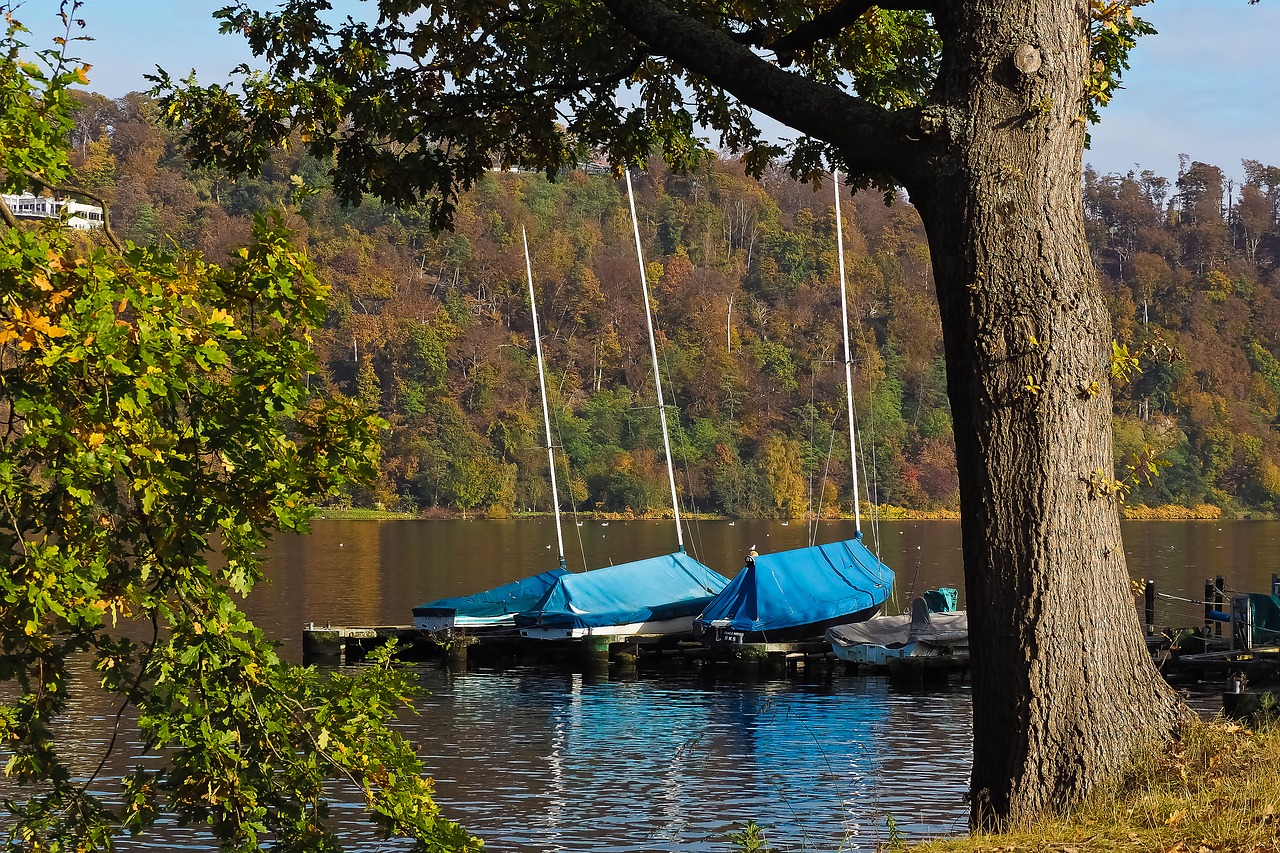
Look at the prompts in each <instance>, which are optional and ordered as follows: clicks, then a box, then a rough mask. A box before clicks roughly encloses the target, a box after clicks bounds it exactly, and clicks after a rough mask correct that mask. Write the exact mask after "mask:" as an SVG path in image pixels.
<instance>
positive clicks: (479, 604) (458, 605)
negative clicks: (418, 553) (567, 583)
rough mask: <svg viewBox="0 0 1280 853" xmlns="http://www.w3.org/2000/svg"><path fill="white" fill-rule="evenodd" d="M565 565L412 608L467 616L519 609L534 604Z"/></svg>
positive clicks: (416, 611)
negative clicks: (472, 593) (472, 592)
mask: <svg viewBox="0 0 1280 853" xmlns="http://www.w3.org/2000/svg"><path fill="white" fill-rule="evenodd" d="M567 574H568V572H566V571H565V570H564V569H552V570H551V571H549V572H543V573H542V574H540V575H534V576H533V577H531V578H524V579H523V580H518V581H512V582H511V583H508V584H503V585H502V586H499V587H495V588H493V589H487V590H485V591H484V592H477V593H476V594H475V595H464V596H460V597H458V598H440V599H437V600H435V601H429V602H427V603H426V604H419V605H418V606H417V607H415V608H413V615H414V616H455V615H456V616H470V617H473V618H484V617H491V616H502V615H504V614H507V613H518V612H520V611H521V610H524V609H525V608H527V607H529V606H531V605H533V604H534V603H536V602H537V600H538V599H539V598H541V597H542V596H544V595H546V593H547V590H549V589H550V588H551V587H553V586H555V583H556V581H557V580H559V579H560V578H561V577H562V576H564V575H567Z"/></svg>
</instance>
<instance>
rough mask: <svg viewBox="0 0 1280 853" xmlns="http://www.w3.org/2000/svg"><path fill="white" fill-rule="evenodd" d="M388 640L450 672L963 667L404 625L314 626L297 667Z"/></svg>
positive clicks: (915, 675) (340, 658) (804, 648)
mask: <svg viewBox="0 0 1280 853" xmlns="http://www.w3.org/2000/svg"><path fill="white" fill-rule="evenodd" d="M390 640H395V641H396V643H397V648H398V650H397V656H398V657H399V658H400V659H402V660H409V661H424V660H436V661H440V662H442V663H444V664H446V665H448V666H450V667H456V668H465V667H466V666H468V664H470V663H475V664H476V665H479V666H518V665H528V666H548V667H551V666H569V667H586V668H589V669H599V668H602V667H603V668H609V667H613V668H618V669H621V670H626V669H629V668H632V667H636V666H641V665H643V666H645V667H650V668H661V667H667V666H677V667H681V668H683V667H688V666H703V667H713V668H716V669H723V670H724V671H726V672H734V673H747V672H757V671H758V672H760V673H761V674H769V675H783V674H787V673H799V672H806V671H828V670H833V669H837V668H842V669H843V671H846V672H857V673H862V674H865V675H887V676H889V677H890V678H891V679H894V680H895V681H899V682H901V683H903V684H906V685H910V684H925V683H931V682H935V681H938V680H943V679H946V678H947V677H949V676H950V675H951V674H952V673H956V672H963V671H965V670H966V669H967V660H961V659H956V658H904V659H902V660H896V661H893V662H892V665H890V666H887V667H871V666H858V665H856V664H847V663H845V662H844V661H841V660H839V659H838V658H837V657H836V656H835V654H834V653H833V652H832V651H831V645H830V644H829V643H826V642H821V641H809V642H798V643H744V644H729V645H720V646H706V645H703V644H702V643H698V642H694V641H692V640H689V639H687V638H686V639H678V638H673V637H670V636H657V635H655V636H638V637H636V636H627V637H592V638H589V639H584V640H530V639H526V638H522V637H520V636H519V634H517V633H516V632H515V631H509V632H506V633H488V634H484V635H467V634H461V633H453V634H449V635H443V634H433V633H428V632H425V631H420V630H418V629H416V628H414V627H413V626H411V625H373V626H354V625H323V626H320V625H315V624H310V625H307V626H305V627H304V628H303V629H302V659H303V663H304V664H312V663H315V664H321V665H325V664H327V665H337V666H346V665H350V664H355V663H359V662H360V661H361V660H362V659H363V658H364V657H365V655H367V654H368V653H369V652H370V651H371V650H372V649H374V648H377V647H378V646H381V645H384V644H386V643H387V642H388V641H390Z"/></svg>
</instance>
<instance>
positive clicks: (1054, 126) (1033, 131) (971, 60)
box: [908, 0, 1179, 828]
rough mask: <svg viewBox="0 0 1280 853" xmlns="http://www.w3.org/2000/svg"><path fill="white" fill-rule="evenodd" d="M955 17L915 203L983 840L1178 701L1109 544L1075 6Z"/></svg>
mask: <svg viewBox="0 0 1280 853" xmlns="http://www.w3.org/2000/svg"><path fill="white" fill-rule="evenodd" d="M948 8H949V9H950V10H951V11H950V12H949V13H948V14H950V15H953V16H954V17H952V18H950V19H948V18H946V17H945V15H944V17H943V19H942V20H941V21H940V23H941V25H942V32H943V36H944V40H945V42H946V50H945V57H944V67H943V76H942V81H941V90H940V95H941V97H942V100H943V102H944V103H945V104H946V107H945V108H944V109H943V110H942V111H940V112H939V113H938V116H939V118H938V120H939V121H940V122H941V123H943V124H945V125H946V126H947V127H946V130H945V132H946V133H948V134H950V140H951V141H950V143H949V144H948V146H947V151H946V153H945V155H944V156H943V158H942V159H941V160H940V161H939V162H938V163H937V164H936V165H937V166H938V168H936V169H935V170H933V174H932V175H931V176H930V177H929V178H928V179H927V180H922V181H917V182H914V185H912V186H909V187H908V189H909V190H910V193H911V198H912V200H913V202H914V203H915V204H916V206H917V207H918V208H919V210H920V213H921V216H922V217H923V219H924V222H925V226H926V228H927V229H928V233H929V240H930V244H931V245H932V246H933V247H934V253H933V263H934V273H935V277H936V282H937V289H938V298H939V302H940V304H941V311H942V325H943V337H944V342H945V347H946V358H947V369H948V389H949V394H950V398H951V406H952V413H953V417H954V420H955V438H956V458H957V462H958V466H959V474H960V504H961V516H962V519H963V521H962V525H961V526H962V530H963V539H964V560H965V583H966V591H967V598H968V601H969V614H970V624H971V626H972V634H973V637H972V641H971V642H972V651H973V715H974V743H973V748H974V765H973V776H972V812H971V818H972V823H973V824H974V825H975V826H977V827H982V828H993V827H999V826H1002V825H1007V824H1008V823H1010V822H1016V821H1019V820H1021V819H1023V818H1027V817H1030V816H1033V815H1036V814H1038V813H1041V812H1043V811H1053V810H1055V809H1056V808H1057V807H1060V806H1062V805H1066V804H1069V803H1071V802H1074V801H1076V800H1078V799H1079V797H1080V796H1081V795H1082V794H1084V793H1085V792H1087V791H1088V790H1089V789H1090V788H1092V787H1093V785H1094V784H1095V783H1096V782H1098V781H1099V780H1100V779H1101V778H1102V777H1103V776H1104V775H1105V774H1107V773H1109V772H1114V771H1115V769H1116V768H1117V767H1118V766H1121V765H1122V764H1123V762H1124V761H1125V759H1126V758H1127V757H1128V756H1129V755H1130V754H1131V753H1132V752H1133V750H1134V749H1135V748H1136V747H1138V746H1139V745H1140V744H1142V743H1144V742H1147V741H1149V740H1150V739H1151V738H1153V737H1156V736H1159V735H1160V734H1162V733H1165V732H1167V731H1169V728H1170V726H1171V724H1172V723H1173V721H1174V720H1175V719H1176V717H1177V715H1178V713H1179V710H1178V708H1179V704H1178V702H1177V699H1176V696H1175V694H1174V693H1173V692H1172V691H1171V690H1170V689H1169V688H1168V687H1167V686H1166V685H1165V684H1164V682H1163V680H1162V679H1161V678H1160V676H1159V674H1158V673H1157V672H1156V670H1155V668H1154V666H1153V665H1152V663H1151V660H1150V658H1149V657H1148V655H1147V653H1146V649H1145V646H1144V644H1143V642H1142V637H1141V633H1140V627H1139V624H1138V618H1137V613H1136V608H1135V607H1134V602H1133V599H1132V597H1131V594H1130V581H1129V576H1128V573H1127V571H1126V567H1125V559H1124V550H1123V548H1122V545H1121V541H1120V527H1119V520H1118V516H1117V505H1116V504H1117V497H1116V495H1115V491H1114V489H1115V481H1114V473H1113V462H1112V451H1111V394H1110V386H1109V369H1108V366H1109V354H1110V341H1111V328H1110V322H1109V320H1108V317H1107V311H1106V306H1105V305H1104V303H1103V299H1102V294H1101V292H1100V289H1099V287H1098V285H1097V282H1096V279H1095V275H1094V270H1093V266H1092V263H1091V261H1090V258H1089V254H1088V251H1087V247H1086V243H1085V235H1084V219H1083V208H1082V202H1081V159H1082V151H1083V145H1084V134H1085V124H1084V120H1083V118H1082V115H1083V111H1084V88H1083V82H1082V81H1083V79H1084V77H1085V70H1086V68H1087V65H1088V59H1089V57H1088V41H1087V24H1088V2H1087V0H963V2H957V3H953V4H950V5H949V6H948ZM957 247H963V248H962V249H959V248H957Z"/></svg>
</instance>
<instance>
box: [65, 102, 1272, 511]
mask: <svg viewBox="0 0 1280 853" xmlns="http://www.w3.org/2000/svg"><path fill="white" fill-rule="evenodd" d="M80 101H81V107H80V110H79V112H78V113H77V118H76V127H75V130H74V136H73V143H74V154H73V158H72V159H73V165H74V166H75V168H76V170H77V176H78V179H79V180H80V181H81V183H82V184H83V185H84V186H86V187H87V188H89V189H92V190H96V191H97V192H99V193H101V194H102V195H103V196H104V197H105V198H106V199H107V200H108V201H109V203H110V206H111V213H112V219H113V222H114V223H115V227H116V229H117V230H118V232H119V233H120V234H121V235H122V236H123V237H125V238H127V239H133V240H135V241H137V242H139V243H143V244H147V243H154V242H165V241H172V242H173V243H176V244H177V245H179V246H183V247H193V248H197V249H199V250H201V251H202V252H204V253H205V254H206V255H207V256H208V257H209V258H210V259H211V260H215V261H218V260H222V259H224V258H225V256H226V255H227V254H228V252H229V251H230V250H231V248H232V247H233V246H236V245H239V244H241V243H243V242H244V241H245V239H246V237H247V235H248V234H249V231H250V226H251V223H252V219H253V214H254V212H255V211H260V210H262V209H264V208H267V207H271V206H279V205H284V206H286V207H287V208H289V209H290V210H291V211H293V213H292V216H291V220H290V225H291V226H292V227H293V228H295V229H296V231H297V236H296V237H295V239H296V240H297V241H299V242H300V243H301V244H302V245H303V246H304V247H305V248H306V250H307V251H308V253H309V254H310V256H311V258H312V259H313V261H314V262H315V264H316V267H317V271H318V274H319V275H320V277H321V278H322V279H323V280H325V281H327V282H329V283H330V284H331V285H332V287H333V288H334V297H333V299H332V303H331V310H330V312H329V316H328V318H327V320H326V321H325V323H324V324H323V328H321V329H318V330H317V331H316V333H315V334H314V336H313V341H312V345H313V346H314V348H315V351H316V355H317V362H318V364H319V365H320V368H319V372H317V373H316V374H315V375H314V376H313V377H311V380H310V381H311V384H312V390H313V392H316V393H319V394H322V395H326V396H337V395H343V396H346V397H354V398H359V399H360V400H361V401H363V402H364V403H365V404H367V405H368V406H369V407H371V408H374V409H376V410H377V411H378V412H379V413H380V414H381V416H382V417H383V418H384V419H385V420H387V421H388V422H389V424H390V427H389V429H388V430H387V431H386V432H385V433H384V435H383V440H382V441H383V443H382V471H381V475H380V479H379V481H378V483H377V485H376V486H375V487H374V488H372V489H370V490H367V491H366V490H357V491H355V492H353V493H351V494H350V496H349V497H350V499H351V500H353V501H355V502H357V503H360V504H369V505H374V504H377V505H381V506H383V507H387V508H395V509H402V510H407V511H413V512H419V511H446V512H451V511H462V512H464V513H486V514H489V515H492V516H507V515H511V514H514V513H519V512H525V511H548V510H550V509H551V506H552V502H551V497H550V487H549V480H548V477H547V474H546V462H545V452H544V451H543V450H542V448H541V442H542V438H541V429H540V425H539V412H538V402H537V376H536V365H535V363H534V359H533V348H532V339H531V318H530V313H529V306H528V304H527V302H528V300H527V296H526V293H525V290H524V266H523V254H522V247H521V240H520V235H521V229H524V230H525V231H527V233H528V235H529V242H530V247H531V252H532V256H533V267H534V278H535V286H536V289H537V292H538V299H539V311H540V314H541V321H542V325H543V331H544V341H543V345H544V348H545V354H546V361H547V371H548V382H549V385H550V387H549V393H550V395H551V401H552V412H553V429H554V431H555V434H556V444H557V445H558V464H559V465H560V466H561V468H560V473H561V475H562V482H563V483H566V485H564V486H562V489H561V491H562V494H561V496H560V498H561V506H562V508H564V509H569V508H570V505H572V506H573V507H574V508H576V509H578V510H579V511H593V510H595V511H606V512H618V513H628V512H632V513H637V514H645V513H661V512H663V511H664V509H666V508H667V505H668V503H669V499H668V498H667V497H666V494H665V486H664V477H663V474H662V470H661V469H662V465H663V458H662V450H661V436H660V432H659V429H658V421H657V410H656V407H655V403H654V396H653V390H652V387H653V384H652V377H651V376H650V372H651V371H650V366H649V362H648V357H647V350H646V340H645V332H644V319H643V311H642V308H643V306H642V305H641V304H640V295H639V280H638V270H637V267H636V259H635V249H634V244H633V242H632V239H631V235H630V228H631V225H630V219H629V212H628V209H627V200H626V197H625V191H624V189H623V188H622V186H621V183H620V181H618V180H617V179H616V178H615V177H613V176H611V175H609V174H608V173H607V172H605V173H598V171H599V170H591V169H579V170H574V171H569V172H567V173H564V174H562V175H560V176H559V177H558V179H557V180H555V181H554V182H553V181H548V180H547V179H546V178H545V177H543V176H541V175H539V174H535V173H528V172H496V171H495V172H490V173H488V174H486V175H484V176H483V177H482V178H481V179H480V180H479V181H478V182H477V183H476V185H475V186H474V187H473V188H472V189H471V190H470V191H469V192H468V193H467V194H465V195H464V196H463V198H462V200H461V202H460V204H459V205H458V209H457V212H456V214H455V218H454V226H455V227H454V229H453V230H452V231H451V232H443V233H439V234H437V233H433V231H432V230H431V228H430V227H429V226H430V222H429V214H428V212H426V211H418V210H412V209H411V210H407V211H406V210H398V209H395V208H392V207H387V206H382V205H378V204H370V203H368V202H366V203H365V204H364V205H362V206H361V207H358V208H345V207H342V206H341V205H339V204H337V203H336V201H335V200H334V198H333V196H332V194H331V193H330V192H328V191H327V190H325V189H323V184H324V182H325V181H326V179H327V178H326V174H327V166H326V165H325V164H323V163H320V162H318V161H316V160H313V159H311V158H309V157H306V156H305V155H304V154H303V153H302V152H301V150H300V149H298V148H295V149H293V150H289V151H278V152H276V153H275V154H274V155H273V156H272V157H271V159H270V160H269V161H268V163H267V165H266V168H265V169H264V170H263V172H262V174H261V175H259V176H257V177H254V178H248V177H241V178H237V179H232V178H229V177H227V176H226V175H225V174H224V173H220V172H213V171H211V170H197V169H192V168H190V167H189V166H187V165H186V163H185V162H184V160H183V158H182V154H181V150H180V148H179V146H178V144H177V142H176V140H175V138H174V136H173V135H172V133H171V132H170V131H168V130H166V129H164V128H163V127H162V126H161V124H160V122H159V121H158V120H157V119H158V116H157V108H156V105H155V103H154V102H153V101H151V100H150V99H149V98H147V97H146V96H144V95H140V94H131V95H128V96H126V97H124V98H121V99H118V100H114V101H113V100H109V99H106V98H103V97H100V96H96V95H82V96H80ZM1243 165H1244V180H1243V182H1241V183H1240V185H1238V186H1237V185H1236V184H1235V183H1234V182H1232V181H1230V180H1228V179H1227V178H1226V177H1225V175H1224V173H1223V171H1222V170H1221V169H1220V168H1218V167H1216V166H1211V165H1208V164H1204V163H1198V162H1190V161H1187V162H1184V163H1183V164H1182V166H1181V167H1180V170H1179V175H1178V176H1177V178H1176V179H1174V180H1170V179H1167V178H1164V177H1161V176H1157V175H1155V174H1154V173H1152V172H1149V171H1142V172H1134V173H1130V174H1128V175H1099V174H1097V173H1095V172H1093V171H1086V175H1085V182H1084V187H1083V192H1084V197H1085V209H1086V224H1087V229H1088V234H1089V238H1090V248H1091V250H1092V252H1093V256H1094V260H1095V263H1096V264H1097V266H1098V268H1099V270H1100V273H1101V275H1102V278H1103V282H1104V286H1105V288H1106V292H1107V294H1108V303H1109V307H1110V310H1111V317H1112V323H1113V326H1114V330H1115V336H1116V341H1117V345H1118V352H1122V353H1125V354H1126V357H1128V358H1133V359H1136V360H1137V367H1136V369H1134V370H1131V371H1120V372H1119V376H1118V378H1117V379H1116V387H1115V388H1114V389H1113V393H1114V398H1115V439H1116V440H1115V453H1116V469H1117V474H1116V476H1117V477H1118V478H1119V479H1120V480H1121V481H1122V482H1123V487H1124V488H1125V489H1126V491H1127V492H1128V495H1127V500H1128V503H1129V504H1130V505H1134V504H1150V505H1161V504H1180V505H1185V506H1196V505H1202V504H1208V505H1212V506H1216V507H1219V508H1220V509H1221V510H1222V511H1223V512H1224V513H1226V514H1228V515H1248V514H1274V513H1275V512H1276V511H1277V510H1280V433H1278V432H1277V429H1276V425H1277V423H1280V420H1278V412H1280V307H1277V306H1278V305H1280V302H1277V297H1278V295H1280V284H1278V281H1280V279H1278V276H1277V272H1276V270H1277V265H1278V264H1280V169H1277V168H1276V167H1273V166H1267V165H1264V164H1262V163H1261V162H1258V161H1246V162H1245V163H1244V164H1243ZM634 178H635V188H636V204H637V210H638V214H639V219H640V224H641V231H642V239H643V242H644V250H645V258H646V262H647V267H646V269H647V274H648V277H649V281H650V285H651V290H652V298H653V301H654V308H655V309H656V318H657V322H658V325H659V330H658V336H659V342H660V347H661V366H662V370H663V371H664V376H663V380H664V390H666V391H667V394H668V398H669V399H668V404H669V405H673V409H672V410H671V411H672V413H675V414H678V416H677V417H675V418H674V419H673V435H672V440H673V443H674V447H673V455H674V457H675V460H676V465H677V476H678V479H679V488H680V491H681V493H682V500H683V501H685V502H686V504H687V505H686V509H695V510H700V511H708V512H716V513H724V514H728V515H736V516H788V517H790V516H798V515H802V514H805V513H807V512H815V511H820V512H824V513H835V512H839V511H841V510H842V509H843V510H844V511H849V510H850V509H851V507H850V501H851V500H852V484H851V478H850V473H849V470H850V466H849V459H848V442H847V440H846V439H844V437H843V436H844V435H845V432H844V430H845V429H846V426H845V423H844V415H843V411H844V403H843V365H842V363H841V361H842V358H843V353H842V343H841V339H840V326H839V290H838V276H837V272H836V262H837V258H836V248H835V247H836V240H835V227H836V222H835V216H834V206H833V202H832V199H831V196H830V185H829V184H827V185H825V188H824V189H823V191H818V190H815V188H813V187H811V186H806V185H802V184H800V183H798V182H796V181H794V180H793V179H792V178H791V177H790V175H789V174H788V173H787V172H786V171H785V170H784V169H782V168H780V167H779V168H775V169H770V170H767V171H766V173H765V175H764V177H763V180H761V181H756V180H755V179H753V178H751V177H748V176H747V175H746V174H745V171H744V168H743V166H742V165H741V164H740V163H736V162H734V161H732V160H729V159H727V158H722V159H720V160H718V161H715V162H712V163H710V164H708V165H706V166H704V167H701V168H700V169H698V170H696V171H694V172H692V173H687V174H679V173H675V172H672V171H670V170H668V169H667V168H666V167H665V166H664V165H662V164H661V162H660V161H654V162H653V163H652V164H651V165H650V168H649V169H648V170H647V171H645V172H644V173H642V174H637V175H635V176H634ZM313 187H321V188H320V189H318V190H314V189H309V188H313ZM299 189H303V190H304V191H303V192H299ZM844 208H845V215H844V219H845V221H844V236H845V246H846V265H847V268H848V282H849V289H850V299H851V301H850V311H851V322H852V323H853V327H852V332H851V333H852V335H853V338H854V340H853V349H854V359H855V372H854V376H855V386H856V387H855V399H856V403H855V408H856V411H857V417H858V419H859V421H860V423H859V427H860V430H859V432H860V436H861V441H862V444H863V447H864V457H865V458H864V459H863V465H864V468H865V473H866V474H867V475H868V483H867V485H868V486H869V488H866V489H864V495H866V494H868V493H869V494H870V495H872V497H873V499H874V500H875V501H877V502H878V503H882V504H891V505H896V506H902V507H905V508H908V509H911V510H914V511H922V512H939V511H953V510H955V509H956V508H957V506H958V495H959V491H958V482H957V477H956V467H955V450H954V442H953V438H952V432H951V416H950V409H949V405H948V401H947V395H946V373H945V368H944V363H943V355H942V346H941V331H940V321H939V315H938V306H937V300H936V297H935V294H934V290H933V277H932V271H931V266H930V263H931V261H930V254H929V248H928V245H927V241H926V239H925V236H924V231H923V227H922V226H921V224H920V220H919V218H918V216H917V215H916V213H915V211H914V209H913V208H912V207H911V206H910V205H909V204H907V203H906V202H904V201H902V200H898V201H897V202H896V203H895V204H893V205H892V206H889V207H886V206H885V204H884V199H883V197H882V195H880V194H878V193H874V192H869V191H864V192H860V193H856V194H853V195H851V196H850V198H849V199H848V202H847V203H846V204H845V206H844ZM1153 474H1158V475H1157V476H1152V475H1153Z"/></svg>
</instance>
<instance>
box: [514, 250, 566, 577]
mask: <svg viewBox="0 0 1280 853" xmlns="http://www.w3.org/2000/svg"><path fill="white" fill-rule="evenodd" d="M520 236H521V237H522V238H523V239H524V269H525V272H526V273H528V275H529V311H530V313H532V314H533V348H534V351H535V352H536V353H537V354H538V390H539V391H541V392H542V423H543V425H544V426H545V427H546V428H547V466H548V467H549V468H550V469H551V504H552V510H553V512H552V515H554V516H555V519H556V545H557V546H559V548H560V568H562V569H563V568H564V567H565V560H564V533H563V532H562V531H561V530H560V495H559V494H558V493H557V492H556V453H555V451H554V450H553V449H552V447H551V409H550V408H548V406H547V378H546V376H545V375H543V371H542V335H541V334H540V333H539V332H538V302H537V299H535V298H534V295H533V264H531V263H530V262H529V235H528V234H527V233H525V230H524V226H523V225H522V226H520Z"/></svg>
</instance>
